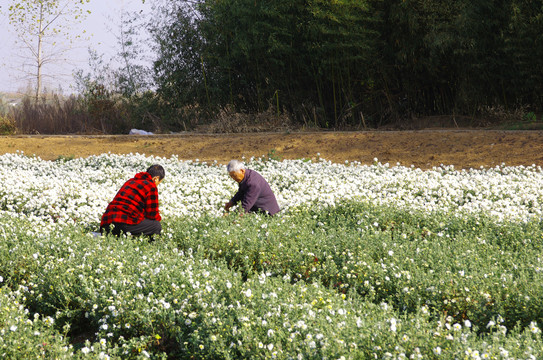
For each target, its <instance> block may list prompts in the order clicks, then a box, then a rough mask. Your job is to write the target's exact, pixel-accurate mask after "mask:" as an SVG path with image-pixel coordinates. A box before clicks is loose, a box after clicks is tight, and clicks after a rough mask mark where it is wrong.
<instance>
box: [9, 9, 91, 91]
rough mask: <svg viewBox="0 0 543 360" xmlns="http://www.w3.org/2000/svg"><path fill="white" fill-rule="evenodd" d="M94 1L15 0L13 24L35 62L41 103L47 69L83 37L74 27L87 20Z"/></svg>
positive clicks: (28, 56) (27, 55) (28, 57)
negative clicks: (73, 29) (91, 3)
mask: <svg viewBox="0 0 543 360" xmlns="http://www.w3.org/2000/svg"><path fill="white" fill-rule="evenodd" d="M89 2H90V0H11V1H10V5H9V7H8V17H9V22H10V24H11V25H12V26H13V28H14V30H15V33H16V34H17V37H18V39H19V40H20V41H21V43H22V45H23V47H24V49H26V50H27V51H26V55H25V56H24V59H26V60H29V61H31V63H32V64H33V65H32V67H33V68H34V71H33V73H32V77H34V78H35V86H36V88H35V94H36V101H37V100H38V97H39V94H40V91H41V89H42V82H43V67H44V65H46V64H48V63H54V62H57V63H58V62H59V61H62V60H63V59H62V55H63V54H65V53H66V52H67V51H68V50H69V49H70V48H71V46H72V44H73V42H74V41H75V40H76V39H78V38H80V37H81V35H82V34H76V33H74V32H73V31H72V27H73V25H75V24H76V23H78V22H81V21H83V20H84V18H85V16H86V15H87V14H88V13H90V11H88V10H85V9H84V8H85V5H86V4H87V3H89ZM23 71H24V70H23Z"/></svg>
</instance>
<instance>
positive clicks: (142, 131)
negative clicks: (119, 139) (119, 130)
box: [128, 129, 154, 135]
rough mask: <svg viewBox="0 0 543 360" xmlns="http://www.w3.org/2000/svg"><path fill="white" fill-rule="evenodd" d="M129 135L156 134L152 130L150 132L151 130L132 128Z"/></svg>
mask: <svg viewBox="0 0 543 360" xmlns="http://www.w3.org/2000/svg"><path fill="white" fill-rule="evenodd" d="M128 135H154V134H153V133H152V132H150V131H145V130H139V129H132V130H130V132H129V133H128Z"/></svg>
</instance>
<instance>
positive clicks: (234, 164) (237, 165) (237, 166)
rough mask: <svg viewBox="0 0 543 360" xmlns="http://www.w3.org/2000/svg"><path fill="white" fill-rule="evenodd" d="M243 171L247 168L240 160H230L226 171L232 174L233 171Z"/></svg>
mask: <svg viewBox="0 0 543 360" xmlns="http://www.w3.org/2000/svg"><path fill="white" fill-rule="evenodd" d="M241 169H245V166H244V165H243V163H242V162H241V161H239V160H230V162H229V163H228V165H226V171H228V172H229V173H231V172H232V171H239V170H241Z"/></svg>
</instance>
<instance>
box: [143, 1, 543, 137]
mask: <svg viewBox="0 0 543 360" xmlns="http://www.w3.org/2000/svg"><path fill="white" fill-rule="evenodd" d="M162 10H163V12H162V15H163V17H162V21H160V22H157V23H156V24H157V25H158V26H156V27H154V28H153V29H152V33H153V38H154V40H155V42H156V46H157V48H156V50H157V55H158V58H157V61H156V62H155V63H154V72H155V81H156V86H157V87H156V89H157V93H158V94H159V95H160V97H161V98H162V99H167V104H168V105H169V106H172V108H176V109H179V108H183V107H185V106H187V105H194V104H198V105H199V106H203V107H211V108H221V107H224V106H227V105H230V106H232V107H233V108H234V109H236V110H237V111H248V112H262V111H264V110H266V109H267V108H269V107H270V106H271V107H273V108H275V107H277V108H278V110H279V111H288V112H289V113H290V114H292V115H293V116H294V118H295V119H297V120H299V121H306V122H312V123H315V124H316V125H318V126H320V127H327V128H338V127H341V126H344V125H349V124H350V125H353V124H360V123H361V122H365V123H366V124H367V125H368V126H377V125H380V124H383V123H384V122H391V121H398V120H400V121H402V120H404V121H408V119H409V118H410V117H411V116H420V115H436V114H458V115H469V116H472V115H476V114H477V113H478V112H480V111H482V110H483V109H484V108H486V107H496V106H500V107H503V108H505V109H515V108H518V107H529V108H530V109H531V110H532V111H539V110H541V108H542V106H543V1H541V0H455V1H443V0H335V1H331V0H312V1H308V0H274V1H263V0H222V1H215V0H202V1H195V2H186V1H168V2H167V4H165V5H164V6H163V8H162Z"/></svg>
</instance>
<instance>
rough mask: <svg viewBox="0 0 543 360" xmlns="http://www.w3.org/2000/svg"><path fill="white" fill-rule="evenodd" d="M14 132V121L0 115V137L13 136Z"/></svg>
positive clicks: (15, 130) (15, 129)
mask: <svg viewBox="0 0 543 360" xmlns="http://www.w3.org/2000/svg"><path fill="white" fill-rule="evenodd" d="M16 132H17V127H16V126H15V121H13V119H11V118H10V117H7V116H3V115H0V135H13V134H15V133H16Z"/></svg>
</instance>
